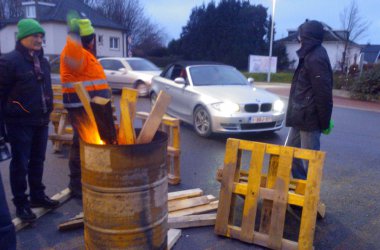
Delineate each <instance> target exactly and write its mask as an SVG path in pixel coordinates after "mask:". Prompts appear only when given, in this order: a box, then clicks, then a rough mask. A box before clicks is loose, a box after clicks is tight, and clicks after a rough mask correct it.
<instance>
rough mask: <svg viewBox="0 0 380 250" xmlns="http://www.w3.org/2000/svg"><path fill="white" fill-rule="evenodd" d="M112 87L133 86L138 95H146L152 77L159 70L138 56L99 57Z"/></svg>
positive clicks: (157, 73)
mask: <svg viewBox="0 0 380 250" xmlns="http://www.w3.org/2000/svg"><path fill="white" fill-rule="evenodd" d="M99 62H100V64H101V65H102V66H103V69H104V72H105V74H106V77H107V81H108V84H109V85H110V87H111V88H112V89H116V90H119V89H122V88H123V87H129V88H135V89H137V90H138V92H139V96H147V95H148V94H149V89H150V86H151V81H152V77H153V76H155V75H159V74H160V73H161V70H160V69H159V68H158V67H157V66H156V65H154V64H153V63H152V62H150V61H148V60H146V59H144V58H139V57H104V58H100V59H99Z"/></svg>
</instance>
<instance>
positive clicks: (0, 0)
mask: <svg viewBox="0 0 380 250" xmlns="http://www.w3.org/2000/svg"><path fill="white" fill-rule="evenodd" d="M22 14H23V12H22V8H21V0H0V19H2V20H4V19H8V18H12V17H19V16H21V15H22Z"/></svg>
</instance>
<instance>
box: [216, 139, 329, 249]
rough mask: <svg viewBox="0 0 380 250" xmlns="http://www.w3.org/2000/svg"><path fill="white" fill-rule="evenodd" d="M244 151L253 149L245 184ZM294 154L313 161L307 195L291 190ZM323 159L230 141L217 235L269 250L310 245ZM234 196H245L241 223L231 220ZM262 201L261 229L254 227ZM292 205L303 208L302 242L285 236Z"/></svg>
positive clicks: (320, 154)
mask: <svg viewBox="0 0 380 250" xmlns="http://www.w3.org/2000/svg"><path fill="white" fill-rule="evenodd" d="M243 151H249V152H251V159H250V165H249V169H248V173H247V176H246V179H247V182H241V181H240V178H241V174H240V168H241V162H242V159H241V158H242V154H243ZM265 155H269V169H268V175H267V177H266V178H265V179H266V181H265V185H264V187H263V186H262V184H261V183H262V179H263V176H262V175H263V174H262V172H263V171H262V170H263V163H264V158H265ZM293 158H299V159H304V160H308V161H309V169H308V176H307V180H306V181H305V183H304V184H305V185H304V187H305V189H304V194H303V195H302V194H298V193H291V192H289V186H290V184H291V178H290V174H291V166H292V161H293ZM324 159H325V153H324V152H320V151H313V150H306V149H299V148H292V147H284V146H278V145H272V144H264V143H258V142H252V141H244V140H237V139H228V141H227V145H226V153H225V159H224V168H223V174H222V180H221V189H220V195H219V197H220V205H219V208H218V212H217V219H216V224H215V233H216V234H218V235H222V236H226V237H230V238H234V239H239V240H241V241H244V242H247V243H253V244H258V245H261V246H264V247H267V248H271V249H312V248H313V240H314V230H315V225H316V217H317V207H318V203H319V193H320V185H321V178H322V168H323V163H324ZM236 195H241V196H244V198H245V200H244V208H243V215H242V216H243V217H242V223H241V225H234V224H232V223H233V211H234V207H235V197H236ZM260 199H262V200H263V204H262V211H261V221H260V229H259V231H255V220H256V213H257V208H258V201H259V200H260ZM288 204H295V205H298V206H302V207H303V210H302V216H301V226H300V233H299V237H298V242H295V241H291V240H289V239H284V238H283V231H284V226H285V214H286V209H287V206H288Z"/></svg>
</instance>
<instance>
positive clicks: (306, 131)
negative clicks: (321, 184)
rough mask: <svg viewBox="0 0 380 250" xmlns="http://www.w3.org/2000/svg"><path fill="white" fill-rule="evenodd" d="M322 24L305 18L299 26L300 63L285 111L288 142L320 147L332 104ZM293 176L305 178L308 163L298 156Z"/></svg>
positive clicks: (330, 73) (331, 78)
mask: <svg viewBox="0 0 380 250" xmlns="http://www.w3.org/2000/svg"><path fill="white" fill-rule="evenodd" d="M323 34H324V31H323V25H322V24H321V23H320V22H318V21H306V22H305V23H303V24H302V25H301V26H300V27H299V28H298V38H299V40H300V42H301V48H300V49H299V50H298V51H297V54H298V57H299V63H298V67H297V69H296V71H295V73H294V76H293V80H292V86H291V89H290V96H289V104H288V110H287V114H286V126H288V127H291V128H290V131H289V135H288V139H287V142H286V143H285V144H286V145H287V146H293V147H300V148H306V149H313V150H320V136H321V132H324V133H327V131H329V126H330V119H331V113H332V108H333V100H332V85H333V74H332V70H331V65H330V60H329V57H328V55H327V52H326V50H325V48H324V47H322V45H321V44H322V41H323ZM292 174H293V177H294V178H297V179H306V177H307V166H306V165H304V164H303V162H302V161H301V160H299V159H295V160H294V163H293V167H292Z"/></svg>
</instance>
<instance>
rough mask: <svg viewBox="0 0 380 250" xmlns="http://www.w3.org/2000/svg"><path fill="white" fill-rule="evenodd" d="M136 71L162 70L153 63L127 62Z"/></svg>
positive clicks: (137, 60) (141, 60)
mask: <svg viewBox="0 0 380 250" xmlns="http://www.w3.org/2000/svg"><path fill="white" fill-rule="evenodd" d="M126 61H127V63H128V64H129V65H130V66H131V68H132V70H135V71H160V69H159V68H158V67H157V66H156V65H154V64H153V63H151V62H149V61H147V60H144V59H133V60H126Z"/></svg>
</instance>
